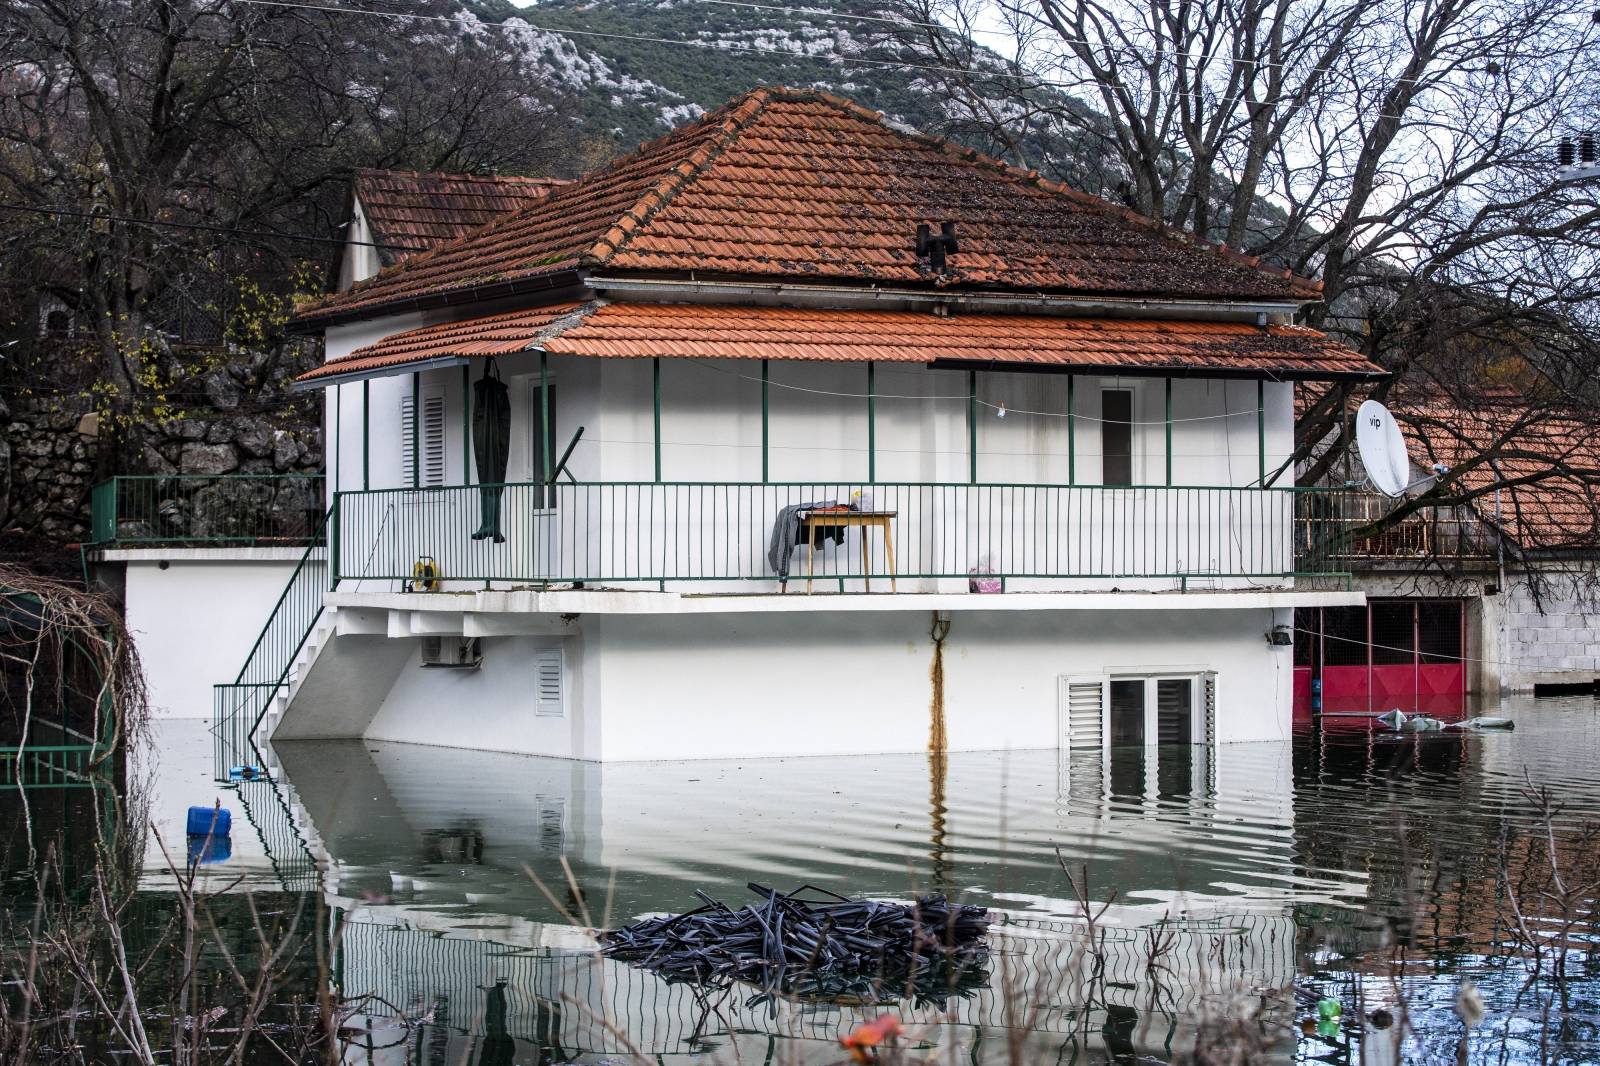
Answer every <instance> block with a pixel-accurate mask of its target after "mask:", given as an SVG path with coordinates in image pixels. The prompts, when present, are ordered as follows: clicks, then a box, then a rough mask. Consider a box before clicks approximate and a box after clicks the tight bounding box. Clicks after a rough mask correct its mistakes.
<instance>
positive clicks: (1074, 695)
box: [1067, 681, 1105, 751]
mask: <svg viewBox="0 0 1600 1066" xmlns="http://www.w3.org/2000/svg"><path fill="white" fill-rule="evenodd" d="M1104 698H1105V684H1104V683H1103V682H1100V681H1071V682H1068V684H1067V743H1068V746H1069V747H1071V748H1072V750H1074V751H1082V750H1094V751H1098V750H1099V749H1100V747H1101V744H1102V740H1103V727H1102V722H1103V719H1104V715H1103V714H1102V703H1103V701H1104Z"/></svg>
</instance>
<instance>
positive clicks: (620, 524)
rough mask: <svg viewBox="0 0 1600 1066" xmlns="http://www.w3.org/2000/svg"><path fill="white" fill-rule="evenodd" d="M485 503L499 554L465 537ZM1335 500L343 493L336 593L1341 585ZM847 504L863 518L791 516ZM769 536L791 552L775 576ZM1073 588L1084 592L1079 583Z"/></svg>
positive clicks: (1210, 493) (944, 490)
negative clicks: (579, 585) (609, 587)
mask: <svg viewBox="0 0 1600 1066" xmlns="http://www.w3.org/2000/svg"><path fill="white" fill-rule="evenodd" d="M486 494H491V495H497V496H498V497H499V499H498V504H499V513H500V515H501V533H502V535H503V537H504V539H503V540H502V541H496V540H494V539H493V538H481V539H475V538H474V537H473V536H472V534H473V533H474V532H476V531H477V530H478V529H479V526H480V515H481V512H482V510H483V509H484V499H483V497H484V496H485V495H486ZM1340 496H1341V493H1340V492H1339V491H1338V490H1314V489H1305V490H1301V489H1266V490H1263V489H1255V488H1217V487H1167V486H1149V487H1146V486H1135V487H1128V488H1112V487H1101V486H1067V485H1029V484H1009V485H1008V484H989V485H972V484H937V483H897V484H884V483H877V484H864V483H859V482H856V483H852V482H814V483H784V484H751V483H711V482H669V483H657V482H612V483H597V484H560V485H555V486H548V487H547V486H544V485H539V484H508V485H504V486H489V487H484V486H453V487H444V488H429V489H386V490H375V491H361V492H341V493H338V494H337V495H336V499H335V504H334V517H333V519H332V521H333V527H332V540H331V543H330V553H331V554H332V556H333V559H334V572H335V575H336V576H337V578H338V579H339V580H342V581H349V580H370V581H382V582H406V581H409V580H411V579H412V578H413V576H414V573H415V571H416V568H417V564H418V563H419V561H424V560H429V561H431V562H432V563H433V564H434V565H435V566H436V567H437V569H438V570H439V572H440V573H441V574H442V576H443V577H444V579H445V580H446V581H452V580H458V581H471V582H484V581H508V582H532V583H567V582H588V583H607V584H622V585H627V584H628V583H635V582H637V583H663V582H732V583H739V584H740V585H741V586H743V587H746V588H748V589H750V590H752V591H754V590H756V588H757V585H758V583H765V584H766V585H767V586H769V587H776V584H777V582H778V581H779V578H780V572H779V571H780V570H783V569H784V567H785V566H786V567H787V569H786V570H785V571H784V573H785V574H786V576H787V579H788V580H789V581H791V582H792V581H796V580H802V581H803V580H806V579H807V578H808V577H814V578H815V579H817V580H819V581H829V582H834V583H836V584H837V585H838V587H840V588H846V589H850V590H859V589H865V588H866V587H867V585H868V582H869V581H870V583H871V588H872V589H873V590H882V591H887V590H888V589H889V588H890V584H889V582H888V581H887V580H886V578H888V577H889V576H890V574H891V572H892V573H893V576H894V578H895V583H894V587H895V588H896V589H897V590H898V591H919V590H927V589H928V588H929V587H931V583H932V582H936V581H939V580H946V579H965V581H966V582H967V583H968V584H969V585H971V587H973V588H977V589H987V588H990V587H992V586H993V583H994V582H997V581H1003V582H1005V583H1006V584H1005V587H1006V588H1007V589H1008V590H1012V589H1015V590H1021V589H1025V588H1038V589H1045V588H1053V587H1072V586H1070V585H1067V586H1064V585H1063V584H1062V583H1063V582H1085V581H1089V582H1100V583H1104V582H1108V581H1112V580H1118V579H1160V580H1161V581H1163V582H1171V583H1173V584H1175V585H1178V586H1180V587H1194V586H1195V585H1196V584H1197V583H1198V584H1200V585H1201V586H1204V584H1205V583H1206V581H1207V580H1209V579H1238V581H1237V582H1236V583H1240V584H1242V583H1245V582H1246V581H1254V580H1260V579H1280V580H1281V579H1288V578H1292V577H1297V576H1311V575H1330V574H1341V573H1342V567H1341V566H1339V565H1338V563H1339V560H1340V558H1341V557H1340V556H1339V554H1338V551H1337V545H1338V542H1339V538H1340V537H1341V536H1343V535H1344V531H1345V530H1346V529H1347V524H1346V523H1342V522H1341V521H1340V520H1339V517H1338V516H1339V515H1340V514H1341V513H1342V512H1343V505H1342V501H1341V499H1340ZM830 504H832V505H852V506H855V507H857V508H858V510H857V511H856V512H850V513H846V514H843V515H835V516H830V514H829V513H827V512H815V511H813V512H809V514H810V518H809V520H808V521H806V520H803V515H804V514H805V513H806V512H802V514H801V515H797V514H796V513H795V512H793V511H786V510H785V509H786V508H797V507H803V506H806V505H830ZM775 535H776V536H777V537H778V538H779V539H780V541H781V540H782V538H783V537H784V536H785V535H790V536H792V537H793V539H795V540H796V541H797V543H796V546H795V549H794V550H793V551H790V552H787V553H785V552H784V551H783V550H782V548H781V544H780V550H779V551H778V552H777V553H776V561H777V565H776V566H775V565H774V556H773V553H772V551H771V548H772V545H773V543H774V537H775ZM796 535H797V536H796ZM1080 587H1082V586H1080Z"/></svg>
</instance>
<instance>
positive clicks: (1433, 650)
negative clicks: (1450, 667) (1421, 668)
mask: <svg viewBox="0 0 1600 1066" xmlns="http://www.w3.org/2000/svg"><path fill="white" fill-rule="evenodd" d="M1417 643H1418V645H1419V649H1418V650H1420V651H1421V653H1422V661H1423V663H1425V664H1427V665H1430V666H1437V665H1440V664H1450V663H1458V662H1460V661H1461V653H1462V648H1461V601H1460V600H1425V601H1423V602H1422V603H1419V604H1417Z"/></svg>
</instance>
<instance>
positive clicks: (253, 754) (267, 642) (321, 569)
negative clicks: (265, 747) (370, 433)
mask: <svg viewBox="0 0 1600 1066" xmlns="http://www.w3.org/2000/svg"><path fill="white" fill-rule="evenodd" d="M332 518H333V509H332V508H329V509H328V511H327V512H325V513H324V514H323V515H322V518H321V520H320V521H319V522H318V523H317V529H316V532H317V537H315V538H314V540H313V543H312V544H310V545H309V546H307V548H306V550H305V552H304V553H303V554H302V555H301V556H300V561H299V563H298V564H297V565H296V566H295V568H294V572H293V573H291V574H290V575H289V580H288V581H287V582H285V583H284V587H283V592H281V593H280V594H279V595H278V599H277V602H276V603H274V604H273V607H272V611H271V612H270V613H269V614H268V615H267V620H266V622H265V624H264V625H263V626H262V627H261V632H260V633H258V634H257V635H256V639H255V642H254V643H253V644H251V646H250V651H249V653H248V654H247V655H246V656H245V660H244V664H243V665H242V666H240V667H239V673H238V675H237V676H236V677H235V678H234V680H233V681H232V682H231V683H228V684H221V685H216V686H213V687H214V691H215V699H214V707H213V722H212V732H213V734H214V735H215V736H216V737H217V750H216V756H217V766H216V774H217V777H218V779H219V780H225V779H226V778H227V772H228V768H229V766H231V765H234V764H235V763H236V762H243V761H247V756H248V757H249V758H248V761H249V762H250V763H251V764H252V765H258V766H259V765H262V764H263V762H264V760H262V759H261V757H260V755H261V753H260V749H259V748H257V747H256V744H255V733H256V730H257V729H259V728H260V725H261V720H262V718H263V717H264V716H265V715H266V711H267V707H268V706H269V705H270V704H271V701H272V699H273V697H275V696H276V695H277V693H278V691H279V690H280V689H281V688H282V687H283V685H284V683H285V682H287V680H288V678H289V671H290V670H291V669H292V668H293V666H294V661H295V659H296V658H297V657H298V656H299V654H300V651H301V649H302V648H304V647H305V643H306V640H307V639H309V638H310V636H311V633H312V631H313V630H314V629H315V628H316V625H317V622H318V620H320V619H321V617H322V612H323V609H324V608H323V595H324V593H326V592H327V591H328V590H329V589H330V588H331V587H332V586H333V585H335V584H337V579H333V580H330V578H329V565H328V560H327V558H326V556H325V554H324V549H323V548H322V546H321V545H320V544H318V543H316V541H317V540H321V539H322V534H323V533H325V531H326V530H327V528H328V523H329V522H330V521H331V520H332ZM241 718H243V719H245V720H246V721H247V722H248V725H245V726H244V728H243V732H242V733H241V732H240V729H241V726H242V725H243V723H242V722H241V721H240V719H241Z"/></svg>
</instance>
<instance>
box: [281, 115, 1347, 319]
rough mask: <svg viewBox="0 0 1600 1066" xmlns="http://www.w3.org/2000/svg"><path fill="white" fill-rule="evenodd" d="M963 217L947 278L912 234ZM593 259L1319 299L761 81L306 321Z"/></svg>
mask: <svg viewBox="0 0 1600 1066" xmlns="http://www.w3.org/2000/svg"><path fill="white" fill-rule="evenodd" d="M944 222H953V223H955V225H956V238H957V242H958V246H959V248H958V250H957V251H955V252H953V253H951V254H950V256H949V258H948V268H947V270H946V271H945V272H943V273H938V272H935V271H933V270H932V269H931V268H930V266H929V264H928V261H927V260H926V259H924V258H920V257H919V256H918V255H917V252H916V247H915V238H916V230H917V226H918V225H919V224H930V225H932V226H933V227H934V229H935V232H937V229H938V226H939V224H941V223H944ZM578 268H584V269H601V268H604V269H606V270H608V271H612V272H617V273H635V274H652V275H661V274H667V275H684V274H688V273H690V272H693V274H694V275H695V276H696V277H722V278H727V277H740V278H759V279H763V280H786V281H814V282H829V283H834V284H878V285H883V284H893V285H896V286H914V287H928V288H934V287H938V288H966V289H991V290H1010V291H1027V292H1041V291H1042V292H1051V293H1064V294H1085V295H1093V296H1100V297H1107V296H1114V297H1135V298H1136V297H1150V298H1182V299H1205V300H1217V299H1222V300H1225V299H1239V300H1271V301H1290V302H1292V301H1304V300H1308V299H1313V298H1315V297H1316V296H1317V295H1318V293H1319V291H1320V289H1319V287H1318V286H1317V284H1316V283H1315V282H1311V281H1308V280H1306V279H1304V278H1299V277H1295V276H1293V275H1290V274H1289V273H1288V272H1286V271H1279V270H1269V269H1266V268H1264V267H1263V266H1261V264H1260V263H1259V262H1258V261H1257V260H1255V259H1253V258H1250V257H1247V256H1244V255H1240V254H1238V253H1235V252H1232V251H1229V250H1227V249H1226V248H1224V247H1222V246H1213V245H1205V244H1201V243H1198V242H1196V241H1195V240H1193V239H1192V238H1190V237H1188V236H1186V235H1184V234H1181V233H1178V232H1174V231H1171V230H1167V229H1165V228H1164V227H1162V226H1160V225H1159V224H1157V223H1154V222H1151V221H1150V220H1148V219H1146V218H1144V217H1143V216H1140V215H1138V214H1136V213H1134V212H1132V211H1129V210H1126V209H1124V208H1120V207H1117V206H1115V205H1112V204H1110V203H1108V202H1106V201H1104V200H1102V199H1100V198H1098V197H1095V196H1090V195H1088V194H1085V193H1082V192H1078V191H1076V190H1073V189H1070V188H1067V187H1065V186H1062V185H1058V184H1055V183H1053V182H1049V181H1046V180H1044V179H1042V178H1040V177H1039V176H1038V174H1036V173H1034V172H1031V171H1021V170H1018V169H1016V168H1013V167H1009V166H1006V165H1004V164H1002V163H999V162H996V161H995V160H992V159H989V158H986V157H984V156H981V155H979V154H978V153H976V152H972V151H970V150H967V149H964V148H959V147H957V146H955V145H953V144H949V143H947V142H945V141H942V140H938V139H934V138H930V137H924V136H920V135H918V134H913V133H907V132H904V131H901V130H899V129H896V128H894V127H892V126H890V125H889V124H888V123H887V122H885V121H884V120H883V117H882V116H881V115H879V114H877V113H876V112H872V111H867V110H865V109H863V108H861V107H859V106H858V105H856V104H853V103H851V102H850V101H848V100H844V99H841V98H839V97H835V96H831V95H829V94H826V93H821V92H814V91H797V90H788V89H758V90H756V91H754V92H752V93H749V94H747V95H746V96H743V97H741V98H739V99H738V100H735V101H734V102H732V103H730V104H729V105H727V106H725V107H723V108H721V109H720V110H718V111H715V112H712V113H711V114H709V115H707V116H705V117H704V118H702V119H701V120H700V121H698V122H695V123H693V124H691V125H688V126H685V127H683V128H682V129H679V130H677V131H675V132H673V133H671V134H669V135H667V136H666V137H664V138H661V139H659V140H657V141H654V142H651V143H649V144H647V145H644V146H643V147H641V148H640V149H639V150H638V151H636V152H634V153H633V154H632V155H629V156H627V157H625V158H623V159H621V160H618V161H617V162H615V163H613V164H612V165H610V166H608V167H606V168H605V169H603V170H600V171H597V172H595V173H593V174H590V175H588V176H586V177H583V178H580V179H579V180H578V181H576V182H574V183H572V184H571V185H566V186H561V187H558V188H556V189H554V190H552V191H551V192H550V193H549V194H548V195H547V196H545V197H542V198H540V199H539V200H537V201H535V202H534V203H532V204H530V205H528V206H526V207H524V208H523V209H522V210H520V211H517V212H516V213H514V214H512V215H508V216H504V217H501V218H499V219H497V220H495V221H493V222H491V223H489V224H488V225H486V226H484V227H483V228H481V229H479V230H476V231H474V232H472V233H470V234H468V235H466V236H464V237H461V238H459V239H457V240H454V241H451V242H450V243H448V244H446V245H443V246H441V247H439V248H436V249H434V250H433V251H431V252H428V253H425V254H422V255H417V256H413V257H411V258H409V259H407V260H406V261H405V262H403V263H401V264H399V265H398V266H396V267H394V268H391V269H389V270H385V271H383V272H382V273H380V274H379V275H378V276H377V277H376V278H373V279H371V280H370V281H368V282H366V283H364V284H362V285H358V286H357V287H356V288H354V289H352V290H351V291H349V292H346V293H342V294H338V295H335V296H330V297H327V298H325V299H323V300H321V301H319V302H317V303H316V304H313V305H311V306H309V307H307V308H305V309H303V310H302V312H301V319H302V321H305V322H308V323H314V322H318V321H330V320H342V319H347V318H361V317H371V316H373V315H377V314H382V313H387V312H389V311H391V310H394V309H396V308H398V307H401V306H417V305H419V304H420V305H427V304H443V303H446V302H465V301H468V300H471V299H473V298H474V297H475V296H476V295H478V294H483V293H490V292H492V293H496V294H501V295H509V294H511V293H513V292H515V291H517V289H518V288H519V287H531V286H536V285H538V284H540V283H541V279H542V280H543V281H544V282H548V280H549V279H551V278H552V276H554V275H559V274H562V273H565V272H571V271H573V270H576V269H578Z"/></svg>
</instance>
